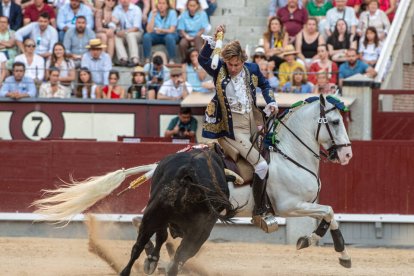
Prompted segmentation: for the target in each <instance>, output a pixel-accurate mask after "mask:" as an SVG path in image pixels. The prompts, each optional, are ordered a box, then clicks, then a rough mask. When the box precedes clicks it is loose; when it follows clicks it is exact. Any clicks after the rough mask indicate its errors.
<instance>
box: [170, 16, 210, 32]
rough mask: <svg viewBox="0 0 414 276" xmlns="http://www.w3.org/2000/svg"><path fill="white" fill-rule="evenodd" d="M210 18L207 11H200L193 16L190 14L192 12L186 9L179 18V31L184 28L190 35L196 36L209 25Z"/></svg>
mask: <svg viewBox="0 0 414 276" xmlns="http://www.w3.org/2000/svg"><path fill="white" fill-rule="evenodd" d="M208 24H209V23H208V18H207V14H206V12H205V11H198V12H196V13H195V14H194V16H193V17H191V16H190V13H189V12H188V11H187V10H186V11H185V12H183V14H181V16H180V19H179V20H178V27H177V29H178V30H179V31H181V30H183V31H184V32H186V33H187V34H188V35H189V36H193V37H194V36H196V35H197V33H198V32H199V31H200V30H201V29H204V30H205V29H206V28H207V27H208Z"/></svg>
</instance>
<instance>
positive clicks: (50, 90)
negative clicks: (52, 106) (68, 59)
mask: <svg viewBox="0 0 414 276" xmlns="http://www.w3.org/2000/svg"><path fill="white" fill-rule="evenodd" d="M59 75H60V70H59V68H57V67H50V68H49V81H48V82H45V83H42V85H41V86H40V89H39V98H62V99H64V98H70V93H71V91H70V89H69V88H68V87H67V86H63V85H61V84H60V83H59Z"/></svg>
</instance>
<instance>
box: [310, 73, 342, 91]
mask: <svg viewBox="0 0 414 276" xmlns="http://www.w3.org/2000/svg"><path fill="white" fill-rule="evenodd" d="M316 79H317V81H316V85H315V86H314V87H313V93H315V94H335V91H336V85H335V83H332V82H329V76H328V73H327V72H326V71H325V70H321V71H319V72H318V74H317V76H316Z"/></svg>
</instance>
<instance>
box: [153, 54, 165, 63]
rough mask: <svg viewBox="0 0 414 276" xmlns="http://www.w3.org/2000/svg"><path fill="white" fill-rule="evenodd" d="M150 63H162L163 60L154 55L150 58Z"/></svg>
mask: <svg viewBox="0 0 414 276" xmlns="http://www.w3.org/2000/svg"><path fill="white" fill-rule="evenodd" d="M152 63H154V65H163V64H164V61H163V60H162V57H161V56H154V57H153V58H152Z"/></svg>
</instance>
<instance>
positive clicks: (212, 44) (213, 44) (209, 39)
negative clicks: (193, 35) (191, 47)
mask: <svg viewBox="0 0 414 276" xmlns="http://www.w3.org/2000/svg"><path fill="white" fill-rule="evenodd" d="M201 38H202V39H204V40H205V41H207V43H208V45H210V48H211V49H214V48H216V42H215V41H214V39H213V37H211V36H209V35H203V34H202V35H201Z"/></svg>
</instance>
